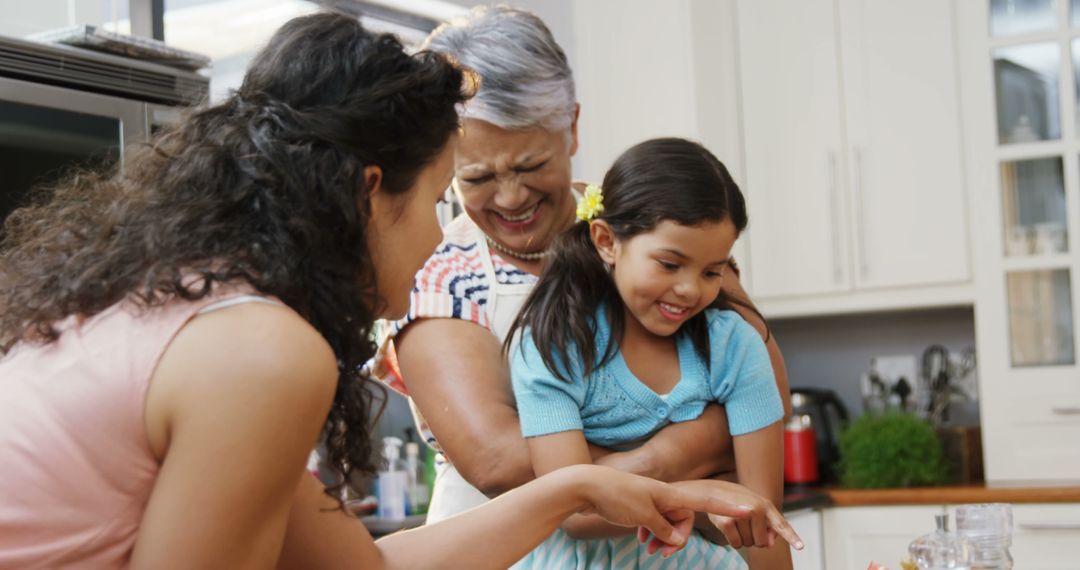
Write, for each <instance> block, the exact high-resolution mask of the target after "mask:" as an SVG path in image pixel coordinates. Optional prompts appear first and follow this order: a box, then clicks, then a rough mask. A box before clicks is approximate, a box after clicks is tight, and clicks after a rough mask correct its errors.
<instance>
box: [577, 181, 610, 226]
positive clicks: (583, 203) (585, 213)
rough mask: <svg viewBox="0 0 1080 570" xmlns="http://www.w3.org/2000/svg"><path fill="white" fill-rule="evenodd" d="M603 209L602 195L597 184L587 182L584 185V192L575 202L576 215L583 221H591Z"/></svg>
mask: <svg viewBox="0 0 1080 570" xmlns="http://www.w3.org/2000/svg"><path fill="white" fill-rule="evenodd" d="M603 211H604V195H603V193H602V191H601V189H600V187H599V186H597V185H596V184H589V185H588V186H586V187H585V194H583V195H582V196H581V200H578V204H577V217H578V219H579V220H581V221H583V222H591V221H593V220H595V219H596V218H597V217H599V216H600V212H603Z"/></svg>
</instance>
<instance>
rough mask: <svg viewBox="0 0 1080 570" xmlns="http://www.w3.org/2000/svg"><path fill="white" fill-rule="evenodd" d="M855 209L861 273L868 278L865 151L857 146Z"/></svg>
mask: <svg viewBox="0 0 1080 570" xmlns="http://www.w3.org/2000/svg"><path fill="white" fill-rule="evenodd" d="M854 155H855V189H854V190H855V191H854V192H853V194H854V195H855V209H856V215H857V217H858V219H856V220H855V233H856V239H857V240H858V242H859V243H858V247H859V275H860V276H861V277H862V278H863V280H866V279H867V278H868V277H869V276H870V263H869V261H867V257H866V208H865V206H864V204H863V195H862V194H863V153H862V149H861V148H859V147H855V149H854Z"/></svg>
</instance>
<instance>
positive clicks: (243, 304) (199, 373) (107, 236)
mask: <svg viewBox="0 0 1080 570" xmlns="http://www.w3.org/2000/svg"><path fill="white" fill-rule="evenodd" d="M472 83H473V80H472V79H471V74H469V73H467V72H465V71H464V70H462V69H461V68H459V67H458V66H456V65H455V64H454V63H453V62H451V61H450V60H449V59H447V58H446V57H444V56H440V55H436V54H434V53H429V52H421V53H418V54H415V55H409V54H406V53H405V52H404V51H403V49H402V47H401V45H400V43H399V42H398V41H397V40H396V39H394V38H393V37H391V36H387V35H377V34H373V33H371V32H368V31H366V30H365V29H363V28H362V27H361V25H360V24H359V23H358V22H357V21H356V20H355V19H352V18H348V17H345V16H341V15H334V14H318V15H314V16H308V17H303V18H298V19H296V20H293V21H291V22H289V23H288V24H286V25H285V26H284V27H283V28H282V29H281V30H279V31H278V32H277V33H276V34H275V35H274V37H273V38H272V39H271V41H270V43H269V45H268V46H267V47H266V48H265V49H264V50H263V51H262V52H261V53H260V54H259V55H258V56H257V57H256V59H255V61H254V63H253V64H252V66H251V68H250V69H249V70H248V73H247V76H246V77H245V80H244V82H243V85H242V87H241V88H240V90H239V91H238V92H236V93H234V94H233V95H232V96H230V97H229V98H228V100H226V101H225V102H224V103H222V104H219V105H216V106H212V107H208V108H204V109H201V110H196V111H194V112H192V113H191V114H190V116H188V117H187V118H186V119H185V121H184V122H183V123H182V124H181V125H179V126H177V127H176V128H174V129H172V130H170V131H168V132H165V133H162V134H159V135H158V136H157V137H155V138H154V139H153V140H152V141H151V142H150V144H148V145H145V146H144V147H143V148H141V149H129V150H130V152H129V153H128V155H127V160H126V163H125V164H124V165H123V168H122V169H119V170H117V171H113V172H102V173H97V174H94V173H87V172H80V173H76V174H74V175H73V176H72V177H70V178H69V179H68V180H66V181H65V182H63V183H60V184H58V185H57V186H56V187H55V188H52V189H51V192H47V193H45V194H43V195H42V196H41V197H39V199H38V200H37V202H36V203H35V204H34V205H32V206H31V207H28V208H24V209H21V210H18V211H16V212H15V213H13V214H12V215H11V216H10V217H9V219H8V220H7V222H6V225H5V226H4V228H3V235H2V238H3V242H2V245H0V464H3V466H4V467H3V469H4V473H3V477H0V567H3V568H8V567H18V568H26V567H60V566H64V567H66V566H80V567H95V568H99V567H100V568H109V567H126V566H135V567H152V568H159V567H165V566H168V567H193V568H247V567H269V566H274V565H278V566H298V567H305V568H316V567H344V566H345V565H346V564H348V565H359V566H361V567H382V566H397V567H433V566H436V565H440V564H444V563H446V562H447V561H452V562H453V563H454V564H455V565H456V566H458V567H469V568H479V567H505V566H507V565H509V564H510V563H512V562H513V561H514V560H516V559H517V558H519V557H520V556H521V555H523V554H524V553H525V552H527V551H529V550H530V549H531V548H532V547H534V546H535V545H536V544H538V543H539V542H540V541H541V540H542V539H543V538H544V537H545V536H547V535H548V534H550V533H551V532H552V531H553V530H554V529H555V528H556V527H557V526H558V524H559V522H560V521H561V520H562V519H563V518H565V517H566V516H567V515H569V514H571V513H573V512H578V511H582V510H593V511H596V512H598V513H600V514H601V515H603V516H604V517H606V518H608V519H610V520H611V521H612V522H614V523H616V524H623V525H627V526H638V525H640V526H644V527H647V528H649V529H651V530H652V531H653V532H654V533H655V534H656V536H658V537H660V539H662V540H663V541H665V542H666V543H667V544H668V545H671V546H676V545H679V544H681V543H682V542H683V541H684V540H685V537H686V531H685V529H681V530H680V529H676V528H675V527H673V526H672V525H671V524H670V523H669V522H668V518H665V516H664V514H665V513H672V512H685V511H686V510H687V509H693V510H710V511H713V512H716V513H719V514H728V515H732V516H747V512H748V511H747V510H746V509H745V508H742V507H735V506H733V505H732V503H730V502H728V501H729V500H730V501H737V502H740V503H743V502H747V501H750V500H752V499H753V498H752V497H749V498H747V497H744V496H743V495H741V494H739V492H738V491H737V490H733V491H731V492H729V493H725V494H723V496H719V495H718V494H717V491H715V489H714V490H711V491H704V490H701V491H699V490H695V489H692V488H689V489H679V488H675V487H670V486H667V485H665V484H662V483H658V482H655V481H652V480H648V479H644V478H640V477H635V476H632V475H624V474H620V473H617V472H613V471H611V470H608V469H604V468H601V467H594V466H577V467H573V468H571V469H568V470H563V471H560V472H557V473H553V474H552V475H550V476H547V477H543V478H541V479H538V480H537V481H536V482H535V483H532V484H529V485H526V486H524V487H522V488H521V489H520V490H518V491H514V492H512V493H509V494H507V495H505V496H504V497H503V498H501V499H499V500H497V501H493V502H492V503H491V504H489V505H486V506H484V507H483V508H480V509H476V510H474V511H472V512H470V513H467V514H464V515H462V516H461V517H458V518H456V519H454V520H453V521H448V523H447V524H436V525H432V526H429V527H425V528H423V529H419V530H416V531H411V532H408V533H401V534H398V535H394V536H391V537H388V538H386V539H383V540H382V541H380V542H379V543H378V545H376V544H375V543H373V542H372V541H371V538H370V535H368V534H367V532H366V531H365V530H364V529H363V527H362V525H360V524H359V523H358V522H357V521H356V519H355V518H353V517H351V516H350V515H348V514H346V513H345V512H344V511H343V510H342V509H340V508H339V507H341V505H340V504H339V503H338V502H337V501H336V499H334V498H332V497H336V496H339V495H338V494H337V493H336V490H335V489H323V488H322V486H321V485H320V484H319V482H318V481H317V480H316V479H314V478H313V477H310V476H307V475H305V469H304V464H305V459H306V457H307V455H308V452H309V450H310V449H311V448H312V447H313V446H314V445H315V443H316V441H317V440H318V439H319V438H320V437H321V438H322V439H323V441H324V442H325V444H326V447H327V449H328V457H329V460H330V463H331V464H332V466H333V468H334V469H335V470H336V471H337V472H338V475H339V476H340V477H341V479H342V480H345V481H348V480H349V477H350V475H351V474H353V473H354V472H360V473H363V472H370V471H371V469H372V446H371V443H370V440H369V438H370V434H369V428H370V425H371V421H372V418H371V417H370V416H369V410H371V409H372V405H373V400H376V398H373V392H372V391H371V390H372V386H373V385H374V384H373V383H372V382H370V381H368V380H367V379H366V378H364V377H363V375H362V373H361V372H359V370H360V366H361V365H362V364H363V363H364V362H365V361H366V360H367V359H369V358H370V357H371V355H372V354H373V352H374V347H373V345H372V343H371V340H370V338H371V335H370V333H371V328H372V325H373V322H374V321H375V319H377V318H398V317H400V316H402V315H403V314H404V313H405V312H406V310H407V308H408V304H409V291H410V288H411V284H412V278H413V275H414V274H415V273H416V271H417V270H418V269H419V268H420V266H421V265H422V264H423V262H424V260H425V259H426V258H427V257H428V256H429V255H430V254H431V252H432V250H433V249H434V247H435V245H436V244H437V243H438V242H439V240H440V238H441V232H440V230H439V227H438V222H437V221H436V218H435V212H434V210H435V208H434V206H435V204H436V202H437V200H438V199H439V197H440V196H441V195H442V193H443V191H444V189H445V188H446V187H447V185H448V183H449V181H450V176H451V171H452V161H453V151H454V147H455V144H456V140H457V131H458V129H459V118H458V114H457V106H458V105H459V104H461V103H463V102H464V101H465V100H466V99H468V97H469V96H470V93H471V92H472V90H473V85H472ZM725 499H726V500H725ZM751 506H753V505H751ZM335 507H338V508H335ZM754 516H758V515H754ZM768 516H770V517H774V518H777V519H778V520H780V521H782V518H779V514H777V513H775V511H771V512H769V513H768ZM675 520H678V518H675ZM774 522H775V521H774ZM507 528H510V529H513V532H510V533H507V532H505V529H507ZM497 534H498V536H499V539H498V540H489V539H490V538H491V537H494V536H496V535H497Z"/></svg>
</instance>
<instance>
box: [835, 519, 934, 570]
mask: <svg viewBox="0 0 1080 570" xmlns="http://www.w3.org/2000/svg"><path fill="white" fill-rule="evenodd" d="M942 511H943V507H941V506H911V507H844V508H831V509H827V510H826V511H825V567H826V568H829V569H830V570H832V569H834V568H835V569H838V570H845V569H853V570H854V569H858V570H862V569H863V568H866V567H867V565H869V564H870V561H871V560H872V561H874V562H878V563H879V564H884V565H886V566H888V567H890V568H897V567H899V566H900V561H901V560H903V559H904V558H907V547H908V545H909V544H911V541H912V540H915V539H916V538H918V537H920V536H922V535H924V534H926V533H928V532H931V531H932V530H934V515H938V514H941V513H942Z"/></svg>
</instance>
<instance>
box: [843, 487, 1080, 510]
mask: <svg viewBox="0 0 1080 570" xmlns="http://www.w3.org/2000/svg"><path fill="white" fill-rule="evenodd" d="M827 492H828V493H829V496H830V497H831V498H832V501H833V506H834V507H859V506H870V505H938V504H962V503H1078V502H1080V486H1076V487H986V486H984V485H969V486H953V487H914V488H909V489H828V490H827Z"/></svg>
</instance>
